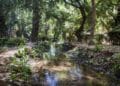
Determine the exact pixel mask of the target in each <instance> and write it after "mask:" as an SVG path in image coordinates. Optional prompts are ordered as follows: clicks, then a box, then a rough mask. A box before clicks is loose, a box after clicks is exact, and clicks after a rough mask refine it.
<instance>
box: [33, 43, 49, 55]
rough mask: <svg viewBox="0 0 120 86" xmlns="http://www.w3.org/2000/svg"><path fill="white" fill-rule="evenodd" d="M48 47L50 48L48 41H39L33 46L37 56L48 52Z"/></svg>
mask: <svg viewBox="0 0 120 86" xmlns="http://www.w3.org/2000/svg"><path fill="white" fill-rule="evenodd" d="M49 49H50V45H49V43H48V42H39V43H38V44H37V45H36V46H35V48H34V50H35V52H36V53H37V56H38V57H41V56H43V53H45V52H48V51H49Z"/></svg>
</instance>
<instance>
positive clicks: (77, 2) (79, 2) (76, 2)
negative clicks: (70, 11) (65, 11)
mask: <svg viewBox="0 0 120 86" xmlns="http://www.w3.org/2000/svg"><path fill="white" fill-rule="evenodd" d="M64 2H65V3H67V4H69V5H71V6H73V7H75V8H78V9H79V10H80V12H81V15H82V21H80V27H79V29H78V30H76V31H75V35H76V37H77V39H78V41H82V32H83V30H84V25H85V22H86V17H87V15H86V10H85V4H84V2H85V0H84V1H83V0H64Z"/></svg>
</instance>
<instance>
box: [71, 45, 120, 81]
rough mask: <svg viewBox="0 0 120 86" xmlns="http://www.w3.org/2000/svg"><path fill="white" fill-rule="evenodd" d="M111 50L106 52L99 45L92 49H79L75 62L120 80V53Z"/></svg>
mask: <svg viewBox="0 0 120 86" xmlns="http://www.w3.org/2000/svg"><path fill="white" fill-rule="evenodd" d="M109 49H110V50H109ZM109 49H107V50H106V48H105V47H104V46H102V45H100V46H98V45H97V46H95V47H94V48H92V49H91V48H79V49H77V50H76V51H75V52H78V54H77V56H76V58H73V60H74V61H76V62H78V63H79V64H87V65H89V66H90V67H92V68H93V69H94V70H96V71H98V72H100V73H102V74H103V73H104V74H107V75H110V76H112V77H113V78H117V79H120V52H119V51H118V52H114V51H115V50H111V48H109Z"/></svg>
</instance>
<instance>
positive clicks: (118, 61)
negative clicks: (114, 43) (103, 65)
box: [112, 53, 120, 78]
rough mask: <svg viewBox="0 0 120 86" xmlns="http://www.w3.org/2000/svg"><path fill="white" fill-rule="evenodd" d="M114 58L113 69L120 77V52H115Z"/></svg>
mask: <svg viewBox="0 0 120 86" xmlns="http://www.w3.org/2000/svg"><path fill="white" fill-rule="evenodd" d="M113 58H114V59H113V62H114V64H113V67H112V71H113V73H114V74H115V76H116V77H119V78H120V53H117V54H115V55H114V57H113Z"/></svg>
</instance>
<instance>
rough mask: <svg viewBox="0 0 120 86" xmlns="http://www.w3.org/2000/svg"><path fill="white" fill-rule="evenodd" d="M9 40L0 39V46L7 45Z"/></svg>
mask: <svg viewBox="0 0 120 86" xmlns="http://www.w3.org/2000/svg"><path fill="white" fill-rule="evenodd" d="M7 41H8V38H0V46H4V45H6V43H7Z"/></svg>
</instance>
